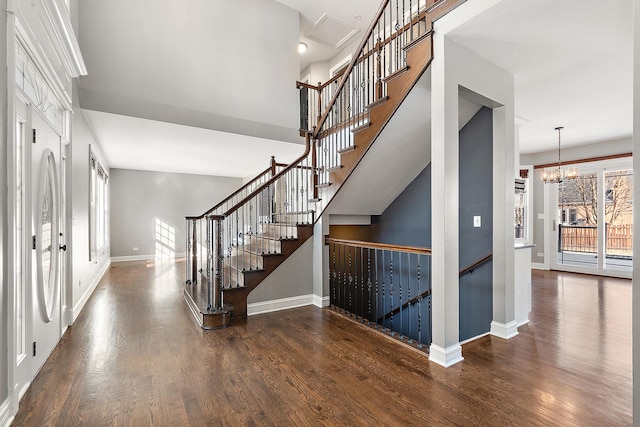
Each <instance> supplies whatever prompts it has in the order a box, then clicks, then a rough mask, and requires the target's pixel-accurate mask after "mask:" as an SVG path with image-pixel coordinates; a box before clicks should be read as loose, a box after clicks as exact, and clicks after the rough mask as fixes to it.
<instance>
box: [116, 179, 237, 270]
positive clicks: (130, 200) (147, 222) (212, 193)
mask: <svg viewBox="0 0 640 427" xmlns="http://www.w3.org/2000/svg"><path fill="white" fill-rule="evenodd" d="M109 185H110V188H109V192H110V198H111V199H110V200H111V216H110V223H111V230H110V231H111V256H112V257H113V259H114V260H118V259H119V258H120V257H130V258H131V257H134V258H141V259H145V258H153V257H154V256H155V254H156V249H164V248H162V247H161V246H159V245H160V243H159V242H158V240H157V239H156V237H157V235H156V221H157V220H160V221H162V222H163V223H164V224H167V226H169V227H173V228H174V231H175V242H174V243H175V247H174V252H175V254H176V255H180V254H184V253H185V227H186V225H185V224H186V222H185V216H191V215H200V214H202V213H204V212H205V211H206V210H208V209H210V208H211V207H213V206H214V205H215V204H216V203H218V202H219V201H221V200H222V199H224V198H225V197H227V196H229V195H230V194H231V193H232V192H234V191H235V190H236V189H238V188H240V186H241V185H242V179H241V178H227V177H219V176H204V175H188V174H176V173H165V172H148V171H136V170H129V169H111V174H110V176H109ZM134 248H138V249H137V250H134Z"/></svg>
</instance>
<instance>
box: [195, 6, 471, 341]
mask: <svg viewBox="0 0 640 427" xmlns="http://www.w3.org/2000/svg"><path fill="white" fill-rule="evenodd" d="M463 2H464V0H439V1H434V0H418V1H414V0H385V1H383V3H382V5H381V7H380V9H379V10H378V13H377V14H376V17H375V19H374V21H373V22H372V24H371V26H370V28H369V30H368V32H367V33H366V34H367V35H366V37H364V39H363V40H362V42H361V44H360V46H359V47H358V49H357V50H356V55H354V59H353V61H352V62H351V64H350V65H349V66H348V67H347V69H346V70H345V72H344V73H343V74H342V75H341V76H340V77H339V79H338V80H339V83H338V82H337V81H336V82H335V84H324V85H318V86H312V85H308V84H302V83H300V82H298V87H299V88H300V90H301V104H304V105H301V111H304V113H305V114H307V115H308V116H307V117H301V124H303V125H307V124H308V127H310V128H311V129H301V134H302V135H304V136H305V138H306V145H305V151H304V153H303V154H302V155H301V156H300V157H299V158H298V159H297V160H295V161H294V162H293V163H291V164H289V165H283V164H278V163H276V162H275V160H274V159H273V158H272V160H271V164H270V167H269V168H267V169H266V170H265V171H263V172H262V173H260V174H259V175H258V176H256V178H254V179H253V180H252V181H250V182H249V183H248V184H246V185H245V186H243V187H242V188H241V189H240V190H238V191H237V192H235V193H234V194H232V195H230V196H229V197H228V198H227V199H225V200H223V201H222V202H220V203H219V204H218V205H216V206H214V207H213V208H211V209H210V210H208V211H207V212H205V213H204V214H202V215H200V216H197V217H187V218H186V219H187V268H186V281H185V282H186V284H185V287H184V295H185V299H186V300H187V302H188V304H189V307H190V308H191V310H192V312H193V314H194V316H195V317H196V319H197V320H198V322H199V323H200V325H201V326H202V327H203V328H205V329H215V328H221V327H225V326H228V325H229V324H230V322H231V319H232V318H237V317H245V316H246V315H247V296H248V295H249V293H250V292H251V291H252V290H253V289H255V288H256V286H258V285H259V284H260V282H262V281H263V280H264V279H265V278H266V277H267V276H268V275H269V274H270V273H271V272H273V271H274V270H275V269H276V268H277V267H278V266H279V265H280V264H282V262H284V260H285V259H286V258H287V257H288V256H289V255H291V254H292V253H293V252H295V251H296V250H297V249H298V248H299V247H300V246H301V245H302V244H303V243H304V242H305V241H306V240H307V239H309V237H311V235H312V234H313V224H314V222H315V220H316V219H317V218H319V217H320V216H321V215H322V213H323V212H324V211H325V209H327V207H328V206H329V204H330V203H331V201H332V200H333V199H334V196H335V195H336V194H337V193H338V191H339V190H340V188H341V187H342V185H343V184H344V183H345V182H346V181H347V179H348V178H349V176H350V175H351V174H352V173H353V171H354V170H355V169H356V167H357V166H358V164H359V163H360V161H361V160H362V159H363V157H364V156H365V155H366V153H367V151H368V150H369V148H370V147H371V145H372V144H373V143H374V142H375V140H376V138H377V137H378V135H380V133H381V132H382V130H383V129H384V127H385V126H386V124H387V123H388V122H389V120H390V119H391V118H392V116H393V115H394V113H395V112H396V110H397V109H398V107H399V106H400V105H401V104H402V102H403V100H404V99H405V98H406V97H407V95H408V94H409V92H410V91H411V89H412V88H413V87H414V85H415V84H416V82H417V81H418V79H419V78H420V76H422V74H423V73H424V72H425V70H426V69H427V68H428V66H429V64H430V62H431V59H432V40H431V35H432V28H433V21H434V20H435V19H437V18H439V17H441V16H442V15H444V14H445V13H447V12H448V11H450V10H452V9H453V8H454V7H456V6H458V5H459V4H461V3H463ZM329 83H331V82H329ZM310 105H313V106H316V108H309V106H310Z"/></svg>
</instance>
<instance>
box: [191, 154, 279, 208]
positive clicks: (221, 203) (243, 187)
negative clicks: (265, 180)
mask: <svg viewBox="0 0 640 427" xmlns="http://www.w3.org/2000/svg"><path fill="white" fill-rule="evenodd" d="M270 170H271V166H269V167H268V168H266V169H265V170H263V171H262V172H260V173H259V174H258V175H256V177H255V178H253V179H252V180H251V181H249V182H247V183H246V184H245V185H243V186H242V187H240V188H239V189H237V190H236V191H234V192H233V193H231V195H230V196H229V197H227V198H226V199H224V200H222V201H221V202H220V203H218V204H217V205H215V206H214V207H212V208H211V209H208V210H207V211H206V212H205V213H203V214H202V215H198V216H187V217H185V218H186V219H188V220H193V219H202V218H204V217H205V216H206V215H207V214H208V213H209V212H213V211H215V210H216V209H218V208H219V207H220V206H222V205H223V204H225V203H226V202H228V201H229V200H231V198H233V196H235V195H236V194H238V193H240V192H241V191H242V190H244V189H246V188H247V187H249V186H250V185H251V184H253V183H254V181H255V180H256V179H258V178H259V177H261V176H263V175H264V174H266V173H267V172H269V171H270Z"/></svg>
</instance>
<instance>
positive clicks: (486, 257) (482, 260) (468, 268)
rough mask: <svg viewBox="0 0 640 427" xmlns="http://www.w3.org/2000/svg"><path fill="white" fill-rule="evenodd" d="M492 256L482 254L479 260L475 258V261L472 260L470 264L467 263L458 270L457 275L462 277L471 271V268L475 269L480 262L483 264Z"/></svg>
mask: <svg viewBox="0 0 640 427" xmlns="http://www.w3.org/2000/svg"><path fill="white" fill-rule="evenodd" d="M492 257H493V254H487V255H485V256H483V257H482V258H480V259H479V260H477V261H476V262H474V263H472V264H469V265H468V266H466V267H465V268H463V269H462V270H460V275H459V276H458V277H462V276H464V275H465V274H467V273H473V270H475V269H476V267H478V266H480V265H481V264H484V263H485V262H487V261H489V260H490V259H491V258H492Z"/></svg>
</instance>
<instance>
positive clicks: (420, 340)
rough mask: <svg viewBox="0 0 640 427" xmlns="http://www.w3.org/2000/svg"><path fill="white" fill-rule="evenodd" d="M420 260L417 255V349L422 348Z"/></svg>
mask: <svg viewBox="0 0 640 427" xmlns="http://www.w3.org/2000/svg"><path fill="white" fill-rule="evenodd" d="M420 258H421V256H420V255H418V348H422V318H421V316H422V287H421V286H420Z"/></svg>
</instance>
